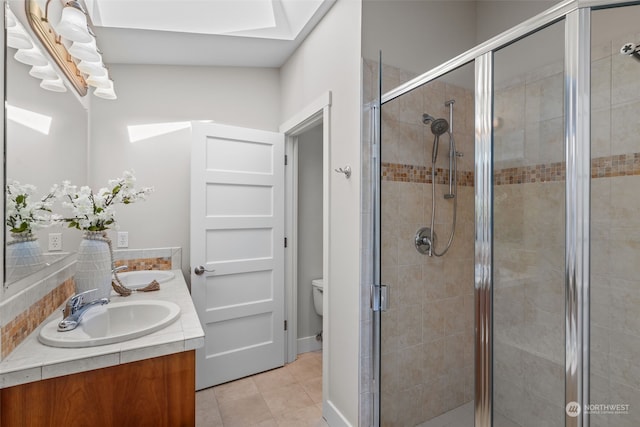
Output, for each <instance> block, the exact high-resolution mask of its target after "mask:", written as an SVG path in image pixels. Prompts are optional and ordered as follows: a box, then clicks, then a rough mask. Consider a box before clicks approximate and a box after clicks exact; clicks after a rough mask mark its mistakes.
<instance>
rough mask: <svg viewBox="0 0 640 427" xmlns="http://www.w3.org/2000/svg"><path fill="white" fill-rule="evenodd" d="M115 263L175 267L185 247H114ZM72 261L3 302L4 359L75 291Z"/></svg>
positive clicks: (0, 323)
mask: <svg viewBox="0 0 640 427" xmlns="http://www.w3.org/2000/svg"><path fill="white" fill-rule="evenodd" d="M114 259H115V261H114V264H115V265H116V266H120V265H127V266H128V267H129V268H128V269H129V270H132V271H136V270H173V269H179V268H180V267H181V265H182V251H181V248H159V249H122V250H116V251H114ZM74 271H75V261H73V262H70V263H69V264H68V265H66V266H64V267H63V268H61V269H60V270H58V271H56V272H54V273H53V274H51V275H49V276H48V277H46V278H44V279H42V280H38V281H36V282H35V283H34V284H32V285H31V286H29V287H28V288H27V289H25V290H24V291H22V292H20V293H18V294H16V295H14V296H12V297H11V298H8V299H7V300H6V301H4V302H3V303H2V304H1V305H0V314H1V317H0V342H1V347H0V360H1V359H4V358H5V357H6V356H7V355H9V354H10V353H11V352H12V351H13V350H14V349H15V348H16V347H17V346H18V345H20V343H21V342H22V341H23V340H24V339H25V338H26V337H27V336H28V335H29V334H30V333H32V332H33V331H34V330H36V328H37V327H38V326H39V325H40V324H41V323H42V322H43V321H44V320H45V319H46V318H47V317H49V316H50V315H51V314H52V313H53V312H54V311H55V310H57V309H58V308H60V306H61V305H62V304H64V302H65V301H66V300H67V299H68V298H69V297H71V295H73V293H74V292H75V284H74V282H73V272H74Z"/></svg>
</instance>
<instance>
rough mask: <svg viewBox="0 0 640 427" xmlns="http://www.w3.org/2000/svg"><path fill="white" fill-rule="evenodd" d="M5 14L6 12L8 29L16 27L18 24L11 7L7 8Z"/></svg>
mask: <svg viewBox="0 0 640 427" xmlns="http://www.w3.org/2000/svg"><path fill="white" fill-rule="evenodd" d="M5 14H6V22H7V29H9V28H13V27H15V26H16V25H17V22H16V18H14V17H13V13H11V12H10V11H9V8H6V10H5Z"/></svg>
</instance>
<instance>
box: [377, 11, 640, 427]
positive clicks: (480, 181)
mask: <svg viewBox="0 0 640 427" xmlns="http://www.w3.org/2000/svg"><path fill="white" fill-rule="evenodd" d="M637 4H640V1H637V0H635V1H624V0H566V1H563V2H561V3H558V4H557V5H555V6H553V7H551V8H550V9H547V10H546V11H544V12H542V13H541V14H539V15H536V16H534V17H533V18H531V19H528V20H526V21H524V22H523V23H521V24H519V25H517V26H515V27H513V28H511V29H509V30H507V31H505V32H503V33H502V34H499V35H498V36H496V37H494V38H492V39H490V40H488V41H486V42H484V43H482V44H480V45H478V46H476V47H475V48H473V49H471V50H469V51H466V52H464V53H462V54H461V55H459V56H457V57H455V58H453V59H451V60H449V61H447V62H445V63H443V64H441V65H439V66H437V67H436V68H433V69H432V70H430V71H427V72H425V73H424V74H421V75H419V76H417V77H416V78H414V79H412V80H410V81H408V82H406V83H404V84H402V85H400V86H398V87H396V88H394V89H392V90H390V91H388V92H386V93H384V94H382V95H381V97H380V98H379V99H380V101H379V104H378V106H379V107H381V106H382V105H384V104H385V103H387V102H389V101H392V100H394V99H396V98H398V97H400V96H402V95H404V94H406V93H408V92H410V91H412V90H413V89H416V88H418V87H419V86H422V85H424V84H426V83H429V82H430V81H432V80H435V79H437V78H438V77H441V76H443V75H445V74H447V73H449V72H450V71H453V70H455V69H456V68H459V67H461V66H463V65H465V64H468V63H470V62H472V61H475V70H476V74H475V88H476V90H475V96H476V99H475V106H476V110H479V109H481V110H482V111H476V113H475V131H476V153H475V186H476V188H475V198H476V200H475V208H476V212H475V218H476V228H475V232H476V236H475V282H474V283H475V307H476V313H475V319H476V337H475V338H476V355H475V366H476V387H475V390H476V396H475V427H490V426H491V425H492V416H493V396H492V393H493V390H492V382H493V378H492V368H493V366H492V365H493V359H492V358H493V354H492V332H493V331H492V327H493V325H492V287H493V277H492V261H493V260H492V257H493V247H492V243H493V242H492V239H493V227H492V224H493V212H492V203H493V201H492V190H493V189H492V180H493V176H492V175H493V172H492V154H493V153H492V143H493V134H492V132H493V130H492V118H493V117H492V116H493V93H492V92H493V52H494V51H496V50H498V49H500V48H502V47H505V46H507V45H509V44H511V43H513V42H516V41H517V40H519V39H521V38H524V37H526V36H528V35H530V34H533V33H535V32H537V31H539V30H542V29H543V28H545V27H547V26H549V25H551V24H553V23H556V22H559V21H562V20H565V71H564V78H565V79H564V80H565V81H564V102H565V106H564V108H565V126H564V143H565V162H566V182H565V201H566V208H565V227H566V230H565V283H564V286H565V310H566V312H565V405H567V404H569V403H571V402H577V403H578V404H579V405H580V407H581V408H583V407H584V405H585V404H588V403H589V351H590V347H589V342H590V341H589V324H590V316H589V304H590V301H589V285H590V284H589V274H590V222H589V221H590V216H589V214H590V181H591V150H590V145H591V144H590V142H591V141H590V126H591V122H590V113H591V110H590V92H591V88H590V73H591V63H590V60H591V58H590V49H591V45H590V30H591V28H590V27H591V12H592V10H594V9H603V8H607V7H614V6H629V5H637ZM378 113H379V111H378ZM377 125H378V126H379V125H380V123H378V124H377ZM378 137H379V135H378ZM377 142H378V146H377V147H376V148H377V150H379V149H380V145H379V144H380V143H381V141H380V140H379V139H378V141H377ZM376 161H379V158H374V159H373V164H376ZM374 182H376V179H374ZM378 185H379V184H378ZM377 191H379V187H378V189H377ZM378 197H379V193H378ZM378 202H379V199H378ZM375 232H376V233H379V232H380V230H379V228H377V229H376V230H375ZM375 245H376V247H377V249H374V250H376V253H377V254H378V256H379V253H380V251H379V249H380V248H379V245H380V242H379V240H378V241H375ZM378 265H379V264H378ZM378 274H379V270H378ZM377 333H379V330H378V331H377ZM374 353H378V354H379V348H378V349H377V350H375V349H374ZM377 368H378V369H379V365H378V366H377ZM377 373H378V374H379V371H378V372H377ZM377 386H378V387H379V383H378V384H377ZM378 390H379V389H378ZM378 415H379V414H378ZM565 426H566V427H589V416H588V414H584V413H580V414H579V415H578V416H576V417H574V416H569V415H568V414H567V415H566V416H565Z"/></svg>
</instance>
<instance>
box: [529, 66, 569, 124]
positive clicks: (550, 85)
mask: <svg viewBox="0 0 640 427" xmlns="http://www.w3.org/2000/svg"><path fill="white" fill-rule="evenodd" d="M563 86H564V77H563V74H562V73H557V74H554V75H550V76H548V77H544V78H542V79H540V80H537V81H532V82H527V84H526V89H525V97H526V103H525V120H526V122H528V123H530V122H540V121H544V120H549V119H555V118H560V117H562V116H563V114H564V108H563V105H564V87H563Z"/></svg>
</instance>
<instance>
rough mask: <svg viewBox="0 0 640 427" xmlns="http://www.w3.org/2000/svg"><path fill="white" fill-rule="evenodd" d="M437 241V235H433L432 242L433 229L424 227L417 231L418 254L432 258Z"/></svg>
mask: <svg viewBox="0 0 640 427" xmlns="http://www.w3.org/2000/svg"><path fill="white" fill-rule="evenodd" d="M436 240H437V237H436V233H435V232H434V233H433V242H432V241H431V229H430V228H429V227H422V228H421V229H419V230H418V231H416V237H415V241H414V243H415V245H416V249H417V251H418V252H420V253H421V254H422V255H429V256H431V250H432V247H434V246H435V242H436Z"/></svg>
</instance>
